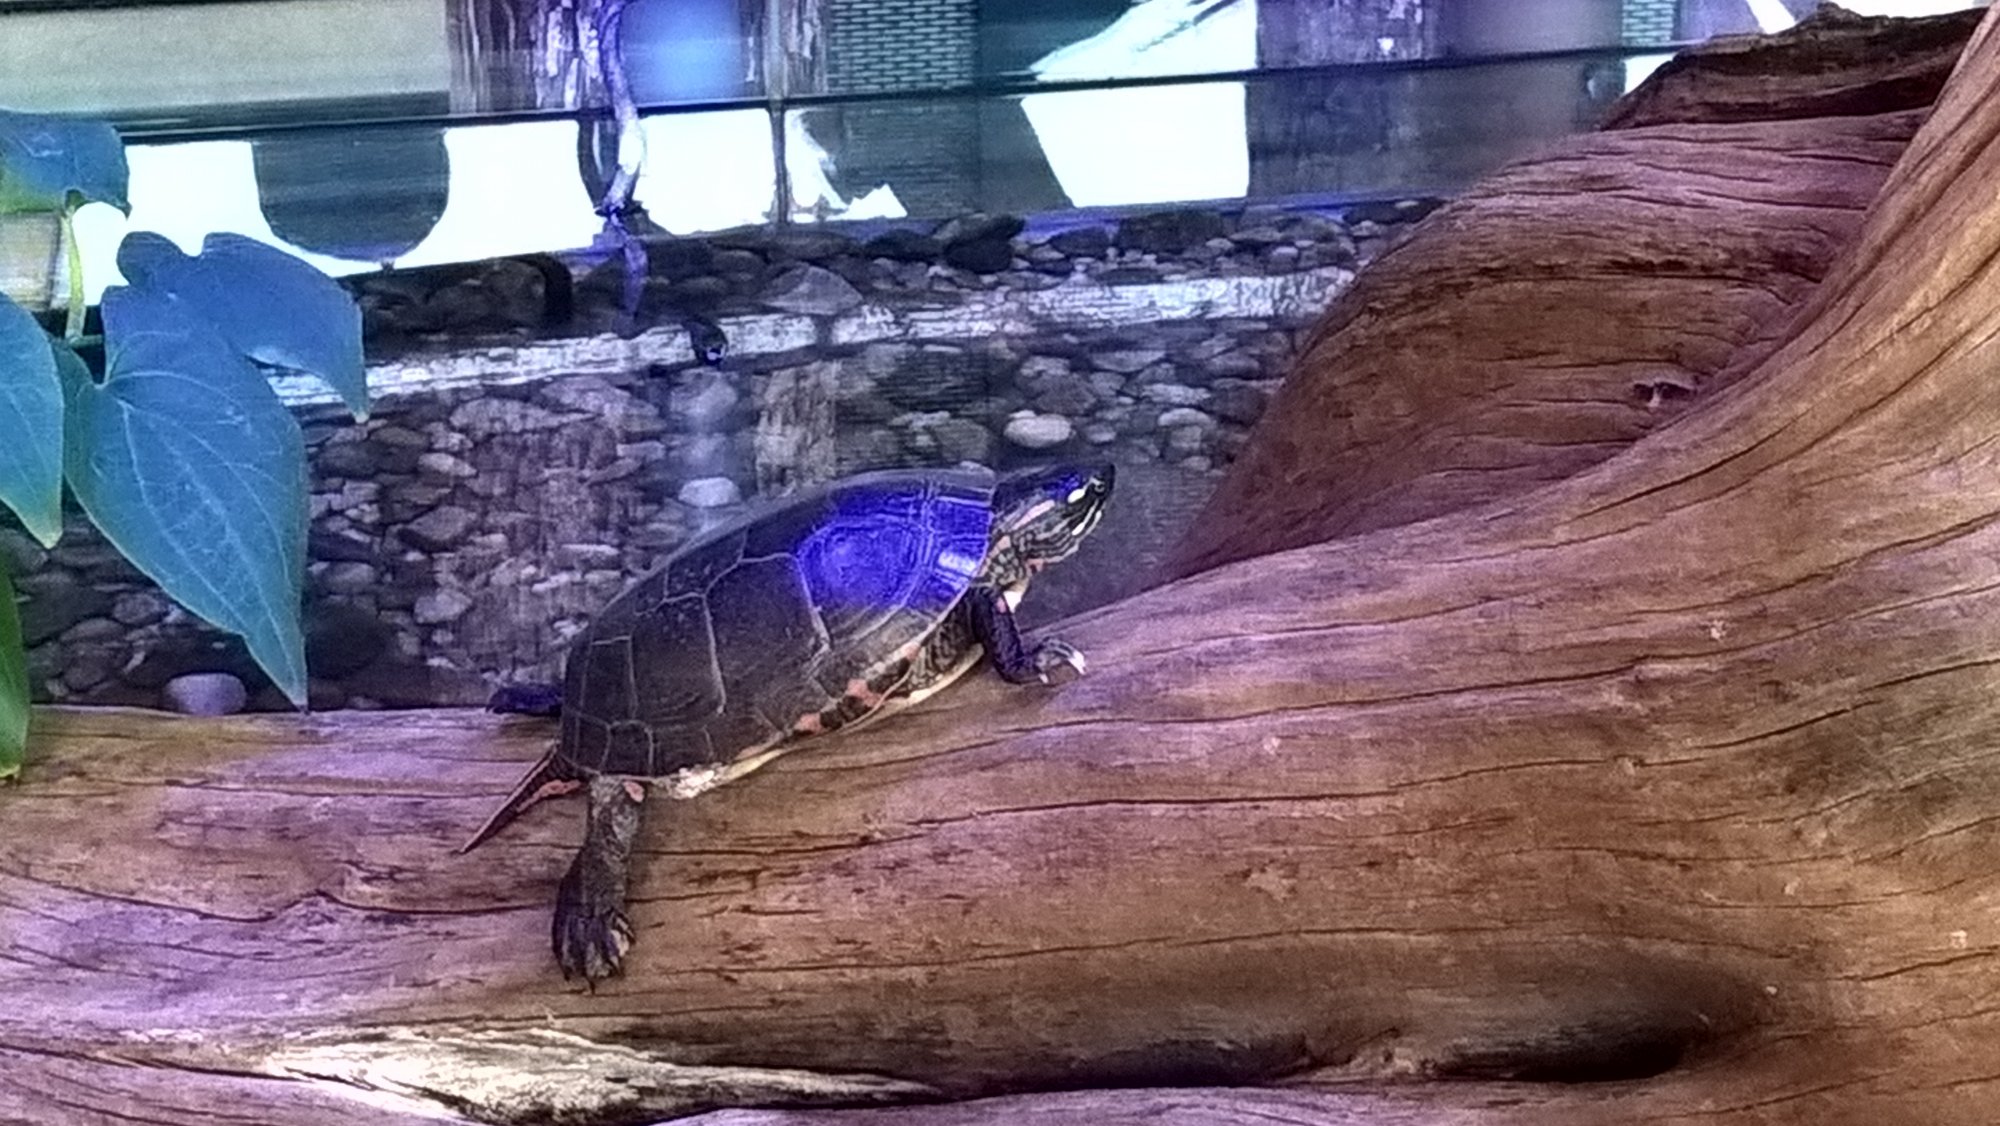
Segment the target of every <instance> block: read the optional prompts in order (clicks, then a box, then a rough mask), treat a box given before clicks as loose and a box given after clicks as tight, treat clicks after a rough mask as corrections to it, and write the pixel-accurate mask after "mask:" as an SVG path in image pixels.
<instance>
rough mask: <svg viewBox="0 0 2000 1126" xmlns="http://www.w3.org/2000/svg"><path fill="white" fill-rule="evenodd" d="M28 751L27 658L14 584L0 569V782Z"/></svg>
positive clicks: (16, 770) (13, 772)
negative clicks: (23, 646) (23, 645)
mask: <svg viewBox="0 0 2000 1126" xmlns="http://www.w3.org/2000/svg"><path fill="white" fill-rule="evenodd" d="M27 752H28V655H27V653H26V652H25V651H23V650H22V648H21V612H20V611H19V610H18V609H17V608H16V607H15V605H14V584H13V583H12V582H11V581H9V579H8V578H7V570H6V568H4V567H0V781H5V780H7V779H9V778H12V777H13V776H15V775H16V774H19V773H20V772H21V760H22V758H23V757H24V756H26V754H27Z"/></svg>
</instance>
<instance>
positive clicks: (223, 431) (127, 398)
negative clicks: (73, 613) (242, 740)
mask: <svg viewBox="0 0 2000 1126" xmlns="http://www.w3.org/2000/svg"><path fill="white" fill-rule="evenodd" d="M103 308H104V341H105V368H106V372H105V379H104V382H103V383H102V384H99V383H97V382H94V381H93V380H92V379H90V377H89V375H88V373H87V372H86V371H83V370H82V365H81V362H80V361H79V362H77V363H75V364H71V363H61V364H59V365H58V366H59V368H60V369H61V370H62V375H63V390H64V394H65V397H66V399H67V404H66V405H67V407H68V414H67V416H66V419H65V422H66V425H65V432H66V439H67V444H66V447H65V451H64V454H65V456H64V465H65V469H66V471H67V474H68V477H69V483H70V487H71V488H72V489H74V490H75V491H76V496H77V500H79V501H80V502H82V504H83V508H84V511H85V512H87V513H89V514H90V518H91V519H92V520H93V521H95V522H96V523H97V526H98V527H99V528H101V529H103V531H104V534H105V536H106V538H108V539H109V540H110V541H111V542H112V543H113V544H115V545H116V546H117V547H118V549H119V550H120V551H122V552H124V553H125V556H126V558H128V559H130V560H131V561H132V562H133V564H134V565H136V566H137V567H138V568H139V569H140V570H141V571H144V572H145V573H146V575H147V576H148V577H150V578H151V579H152V580H153V581H154V582H156V583H159V584H160V587H161V588H162V589H164V590H165V591H166V592H167V593H168V594H170V595H172V596H173V597H174V598H175V599H176V600H178V601H179V602H180V603H181V605H183V606H186V607H187V608H188V609H189V610H192V611H194V612H195V613H196V614H199V615H200V616H201V617H203V618H205V619H207V620H208V621H210V622H212V623H214V624H215V625H216V626H219V627H221V628H222V629H225V630H228V631H230V632H232V633H237V634H241V635H242V637H243V639H244V640H245V641H246V642H248V643H249V648H250V655H251V656H252V657H254V658H256V660H257V663H258V664H259V665H262V666H263V668H264V671H265V672H266V673H268V674H270V677H271V679H272V680H273V681H275V682H276V683H277V685H278V687H279V688H281V689H283V690H284V693H285V695H286V696H288V697H290V698H291V700H292V702H293V703H296V704H300V705H303V704H304V703H305V694H306V668H305V640H304V636H303V633H302V631H301V629H300V625H299V602H300V597H301V592H302V587H303V584H304V573H305V543H306V461H305V442H304V440H303V438H302V437H301V436H300V433H299V427H298V423H297V422H296V421H295V420H294V419H293V418H292V414H291V412H290V411H289V410H287V409H286V408H285V405H284V403H283V402H281V401H280V400H279V399H278V395H277V392H275V391H273V390H272V389H271V385H270V382H269V381H268V380H267V379H266V378H265V377H264V375H263V373H262V372H260V371H258V370H257V368H256V367H255V366H254V365H253V364H251V363H250V362H249V361H248V360H246V359H245V358H243V356H241V355H240V354H239V353H238V352H237V351H236V350H235V349H234V348H232V347H230V346H229V344H228V343H227V342H226V341H224V340H223V339H222V337H221V336H219V335H217V333H216V332H215V330H214V328H212V327H211V326H210V325H209V323H208V322H207V321H206V320H204V319H203V318H202V317H200V316H198V315H196V313H195V312H194V310H193V309H192V308H190V307H189V306H188V303H187V302H186V301H185V300H183V299H182V298H179V297H176V296H174V295H172V294H168V293H160V292H157V291H151V290H142V289H133V288H129V287H123V286H121V287H116V288H113V289H111V290H108V291H106V293H105V295H104V304H103Z"/></svg>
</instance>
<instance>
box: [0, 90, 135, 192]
mask: <svg viewBox="0 0 2000 1126" xmlns="http://www.w3.org/2000/svg"><path fill="white" fill-rule="evenodd" d="M127 179H128V174H127V172H126V168H125V143H124V142H123V141H121V140H119V139H118V131H117V130H116V129H113V128H112V127H111V126H110V125H108V124H106V123H105V122H102V121H88V120H84V119H80V118H71V117H43V116H40V115H38V114H30V113H10V112H8V111H6V110H0V215H3V214H6V213H8V212H10V211H14V212H18V211H74V210H76V208H77V206H78V205H80V204H83V203H92V202H96V203H108V204H110V205H111V206H113V207H116V208H117V209H118V210H120V211H123V212H125V213H126V214H128V215H129V214H131V213H132V204H131V202H130V201H129V200H127V199H126V181H127Z"/></svg>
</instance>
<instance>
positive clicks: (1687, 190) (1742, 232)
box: [1165, 12, 1979, 577]
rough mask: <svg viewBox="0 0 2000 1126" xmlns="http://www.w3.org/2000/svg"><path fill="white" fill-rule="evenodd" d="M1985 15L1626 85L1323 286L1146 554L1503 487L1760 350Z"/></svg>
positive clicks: (1791, 37)
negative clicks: (1197, 491) (1187, 518)
mask: <svg viewBox="0 0 2000 1126" xmlns="http://www.w3.org/2000/svg"><path fill="white" fill-rule="evenodd" d="M1978 15H1979V13H1977V12H1966V13H1956V14H1953V15H1950V16H1942V17H1935V18H1931V19H1925V20H1888V19H1863V18H1860V17H1855V16H1851V15H1838V16H1829V15H1822V16H1819V17H1816V18H1815V19H1813V20H1809V21H1807V22H1806V23H1804V24H1801V25H1800V26H1799V27H1798V28H1795V29H1794V30H1793V31H1791V32H1787V33H1786V34H1784V35H1779V36H1769V37H1757V36H1745V37H1739V38H1736V39H1733V40H1724V41H1717V42H1715V43H1711V44H1709V45H1707V46H1705V47H1703V48H1701V49H1698V50H1695V51H1691V52H1688V53H1686V54H1684V55H1681V56H1679V57H1677V58H1676V59H1675V60H1674V61H1673V62H1672V63H1670V64H1668V65H1667V66H1665V67H1663V68H1662V69H1661V71H1660V72H1659V73H1658V74H1656V75H1654V76H1653V77H1652V78H1650V79H1649V80H1648V81H1647V82H1646V83H1645V84H1644V85H1643V86H1642V87H1641V88H1640V89H1639V90H1637V91H1635V92H1634V93H1633V94H1632V95H1631V96H1630V97H1628V98H1626V99H1625V100H1624V101H1622V102H1621V103H1620V104H1619V107H1618V109H1617V110H1615V111H1614V113H1613V114H1612V118H1611V123H1612V124H1611V125H1610V126H1607V128H1614V127H1615V131H1612V132H1600V133H1594V134H1585V135H1581V136H1576V137H1572V138H1568V139H1566V140H1564V141H1561V142H1559V143H1557V144H1554V145H1552V146H1550V147H1549V149H1548V150H1547V151H1546V152H1545V153H1543V154H1542V155H1541V156H1538V157H1535V158H1531V159H1528V160H1524V161H1520V162H1517V163H1515V164H1513V165H1510V166H1508V167H1507V168H1505V169H1502V170H1501V171H1500V172H1499V173H1497V174H1495V175H1493V176H1490V177H1488V178H1487V179H1485V180H1483V181H1482V182H1480V183H1479V184H1478V185H1476V186H1475V187H1473V188H1472V189H1470V190H1469V191H1467V192H1466V193H1465V194H1464V195H1462V196H1461V197H1460V198H1458V199H1456V200H1454V201H1452V202H1451V203H1450V204H1448V205H1447V206H1445V207H1444V208H1442V209H1440V210H1439V211H1438V212H1437V213H1435V214H1433V215H1432V216H1431V217H1430V218H1429V219H1428V220H1427V221H1426V222H1425V223H1423V224H1422V225H1420V226H1419V227H1418V228H1417V229H1416V230H1415V231H1414V232H1413V233H1412V235H1411V236H1410V237H1409V239H1408V240H1407V241H1405V242H1404V243H1403V244H1402V245H1400V246H1398V247H1395V248H1392V249H1391V250H1390V251H1388V252H1387V253H1385V254H1384V255H1383V256H1382V257H1381V258H1380V259H1378V260H1377V261H1376V262H1374V263H1373V264H1371V266H1370V268H1369V269H1368V270H1367V271H1365V272H1364V273H1363V274H1362V276H1361V277H1360V278H1358V279H1357V281H1356V283H1355V284H1354V286H1353V287H1351V288H1350V289H1349V290H1348V291H1347V292H1346V293H1344V294H1343V295H1341V296H1340V297H1339V298H1337V299H1336V300H1335V301H1334V302H1333V304H1332V306H1331V308H1330V309H1329V310H1328V312H1327V314H1326V316H1325V317H1324V318H1323V319H1322V320H1321V321H1320V323H1319V324H1318V325H1317V326H1316V327H1315V329H1314V330H1313V331H1312V333H1311V334H1310V335H1309V336H1308V338H1307V340H1306V342H1305V344H1304V345H1303V346H1302V348H1301V356H1300V359H1299V361H1298V363H1297V365H1296V367H1295V368H1294V370H1293V372H1292V374H1291V375H1290V377H1289V378H1288V379H1287V380H1286V383H1285V386H1284V388H1283V389H1282V391H1281V392H1280V393H1279V395H1278V396H1277V397H1276V399H1275V400H1274V402H1273V404H1272V406H1271V409H1270V410H1268V411H1267V412H1266V414H1265V416H1264V420H1263V421H1262V422H1261V423H1260V424H1259V426H1258V427H1257V428H1256V430H1255V431H1254V432H1253V433H1252V435H1251V437H1250V441H1249V444H1248V445H1247V446H1246V448H1245V449H1244V450H1243V452H1242V453H1241V454H1239V456H1238V457H1237V459H1236V462H1235V464H1234V465H1232V467H1231V470H1230V473H1229V475H1228V476H1227V477H1226V478H1225V479H1224V480H1223V482H1222V483H1221V485H1220V486H1219V487H1218V488H1217V489H1216V491H1215V493H1214V494H1213V495H1212V496H1211V498H1210V500H1209V503H1208V505H1207V507H1206V509H1205V510H1204V511H1203V513H1202V515H1201V517H1200V518H1198V519H1197V520H1196V521H1195V522H1194V524H1193V525H1192V531H1191V532H1190V533H1189V535H1188V537H1187V539H1186V541H1185V542H1184V543H1183V544H1182V545H1181V547H1180V550H1179V551H1178V552H1177V554H1176V555H1175V556H1174V557H1173V558H1172V559H1171V560H1170V561H1169V563H1168V565H1167V568H1166V571H1165V573H1166V574H1167V575H1168V576H1171V577H1180V576H1184V575H1188V574H1192V573H1194V572H1196V571H1199V570H1202V569H1204V568H1207V567H1213V566H1216V565H1218V564H1220V563H1224V562H1228V561H1231V560H1236V559H1248V558H1251V557H1253V556H1256V555H1261V554H1264V553H1267V552H1270V551H1273V550H1279V549H1284V548H1291V547H1299V546H1303V545H1306V544H1311V543H1318V542H1321V541H1324V540H1326V539H1330V538H1333V537H1337V536H1347V535H1354V534H1358V533H1360V532H1365V531H1369V530H1372V529H1376V528H1383V527H1389V526H1392V525H1396V524H1402V523H1408V522H1411V521H1414V520H1422V519H1428V518H1430V517H1432V516H1436V515H1439V514H1442V513H1445V512H1451V511H1455V510H1457V509H1461V508H1468V507H1473V506H1476V505H1480V504H1485V503H1490V502H1492V501H1496V500H1499V499H1502V498H1505V497H1511V496H1517V495H1520V494H1522V493H1525V492H1527V491H1530V490H1532V489H1534V488H1537V487H1539V486H1541V485H1544V484H1547V483H1549V482H1551V481H1558V480H1561V479H1563V478H1565V477H1568V476H1570V475H1572V474H1574V473H1576V472H1578V471H1580V470H1582V469H1585V468H1587V467H1589V466H1591V465H1595V464H1597V463H1599V462H1601V461H1604V460H1605V459H1607V458H1610V457H1612V456H1613V455H1615V454H1617V453H1618V452H1619V451H1621V450H1624V449H1625V448H1626V447H1628V446H1630V445H1631V444H1632V443H1633V442H1634V441H1636V440H1638V439H1639V438H1640V437H1642V436H1643V435H1645V434H1647V433H1650V432H1651V431H1653V430H1655V429H1657V428H1658V427H1660V426H1662V425H1664V424H1666V423H1667V422H1669V421H1671V420H1672V419H1674V418H1676V417H1678V416H1679V415H1680V414H1681V413H1683V412H1684V411H1686V410H1688V409H1690V408H1691V407H1692V406H1694V405H1695V404H1696V403H1698V402H1699V401H1700V400H1701V399H1703V398H1704V397H1706V396H1709V395H1712V394H1714V393H1716V392H1717V391H1719V390H1720V389H1721V388H1723V387H1725V386H1727V385H1728V384H1729V383H1730V382H1732V381H1733V380H1734V379H1735V378H1737V377H1738V376H1740V375H1741V374H1742V373H1743V372H1745V371H1748V370H1750V369H1751V368H1753V367H1755V366H1756V365H1757V364H1758V363H1760V362H1761V361H1762V360H1763V359H1764V357H1765V356H1767V355H1768V354H1769V353H1770V351H1771V349H1772V348H1774V347H1775V346H1776V345H1777V343H1778V342H1779V341H1781V340H1782V339H1784V337H1785V335H1786V334H1787V333H1788V332H1789V331H1790V329H1791V327H1792V318H1793V317H1794V315H1795V314H1796V310H1797V307H1798V304H1799V302H1800V301H1802V300H1803V299H1804V298H1805V296H1806V295H1807V294H1809V293H1811V292H1812V289H1813V287H1814V286H1815V285H1816V284H1817V283H1818V282H1819V280H1820V279H1821V278H1822V277H1823V276H1825V274H1826V271H1827V269H1828V267H1829V266H1830V264H1831V263H1832V261H1833V260H1834V258H1835V256H1836V255H1837V254H1839V253H1840V252H1841V251H1842V250H1843V249H1844V248H1845V247H1847V246H1848V245H1849V243H1850V242H1851V241H1852V239H1853V237H1854V235H1855V232H1856V231H1857V229H1858V228H1859V226H1860V223H1861V220H1862V216H1863V215H1864V214H1865V212H1866V209H1867V207H1868V205H1869V204H1870V203H1871V202H1872V201H1873V200H1874V198H1875V195H1876V193H1877V191H1879V190H1880V188H1881V185H1882V181H1883V179H1884V177H1886V176H1887V175H1888V172H1889V169H1890V167H1891V166H1892V165H1893V164H1894V163H1895V161H1896V159H1897V158H1898V156H1899V155H1900V154H1901V152H1902V150H1903V146H1904V145H1905V144H1907V143H1908V141H1909V138H1910V136H1911V134H1912V133H1913V132H1914V131H1915V130H1916V128H1917V126H1918V125H1919V124H1920V123H1921V122H1922V120H1923V117H1924V114H1925V113H1926V112H1927V107H1928V106H1929V104H1930V102H1931V100H1932V98H1933V97H1934V96H1935V94H1936V91H1937V89H1938V87H1939V86H1941V85H1942V84H1943V82H1944V79H1945V77H1946V75H1948V74H1949V73H1950V70H1951V66H1952V63H1953V60H1954V59H1955V58H1956V56H1957V53H1958V51H1959V50H1960V48H1961V47H1962V46H1963V44H1964V42H1965V39H1966V37H1967V36H1968V35H1969V34H1970V32H1971V29H1972V27H1973V23H1974V21H1976V19H1977V17H1978ZM1913 75H1914V76H1916V77H1915V78H1912V77H1911V76H1913ZM1829 92H1832V93H1833V94H1837V95H1838V97H1831V95H1830V94H1829ZM1830 98H1831V100H1829V99H1830ZM1739 103H1740V108H1730V107H1739ZM1718 107H1722V108H1718ZM1750 107H1755V112H1752V109H1751V108H1750ZM1839 115H1848V116H1839Z"/></svg>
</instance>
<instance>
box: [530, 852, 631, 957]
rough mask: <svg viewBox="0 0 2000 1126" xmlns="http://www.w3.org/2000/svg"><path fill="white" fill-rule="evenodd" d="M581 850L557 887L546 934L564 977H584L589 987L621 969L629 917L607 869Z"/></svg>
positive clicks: (628, 935) (628, 946)
mask: <svg viewBox="0 0 2000 1126" xmlns="http://www.w3.org/2000/svg"><path fill="white" fill-rule="evenodd" d="M597 867H598V866H595V865H591V864H589V857H588V855H587V854H584V855H579V856H578V857H577V858H576V862H575V863H573V864H571V865H570V867H569V872H568V873H566V874H565V875H564V876H563V879H562V885H561V887H559V888H557V890H556V913H555V920H554V922H553V923H552V924H551V926H550V928H549V938H550V942H551V944H552V945H553V946H554V947H555V954H556V961H557V962H558V963H559V964H560V965H561V966H562V974H563V980H565V981H568V980H569V979H570V978H573V977H582V978H583V980H584V983H585V984H586V985H588V986H590V987H591V988H592V989H596V988H597V983H598V982H599V981H602V980H603V979H605V978H607V977H613V976H615V975H618V974H621V973H623V972H624V963H625V952H626V951H628V950H630V949H631V948H632V923H631V920H629V919H627V918H626V917H625V895H624V892H623V889H621V888H619V887H617V881H615V880H614V879H613V878H612V877H611V873H609V872H604V871H602V870H601V869H599V870H595V871H593V870H592V869H594V868H597Z"/></svg>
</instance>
